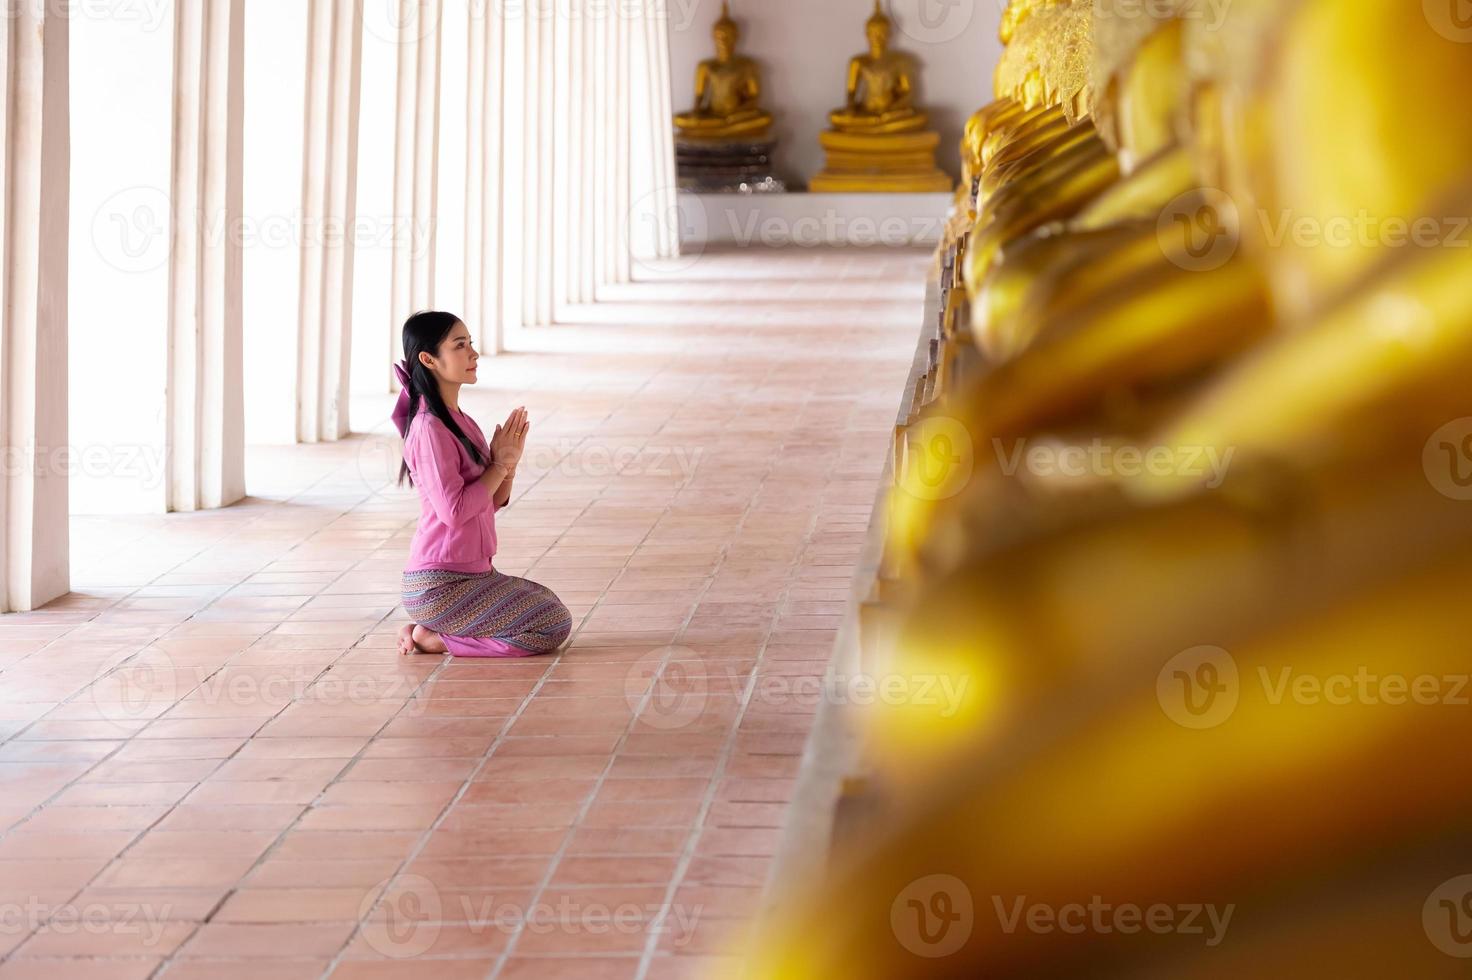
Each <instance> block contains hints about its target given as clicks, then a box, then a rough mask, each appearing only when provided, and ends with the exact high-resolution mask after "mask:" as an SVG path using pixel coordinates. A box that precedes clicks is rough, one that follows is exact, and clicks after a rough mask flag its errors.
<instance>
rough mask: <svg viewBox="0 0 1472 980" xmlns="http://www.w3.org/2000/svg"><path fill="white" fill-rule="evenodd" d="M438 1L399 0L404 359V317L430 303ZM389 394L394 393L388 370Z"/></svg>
mask: <svg viewBox="0 0 1472 980" xmlns="http://www.w3.org/2000/svg"><path fill="white" fill-rule="evenodd" d="M440 22H441V11H440V0H399V65H398V98H397V99H396V102H395V131H394V220H395V223H396V224H398V225H399V226H400V227H401V228H402V231H401V232H400V233H398V234H395V235H394V255H393V275H392V284H391V286H390V302H389V306H390V324H389V357H390V359H391V360H393V361H398V360H400V359H401V358H402V357H403V356H404V353H403V340H402V333H401V331H402V328H403V325H404V321H405V320H406V319H408V318H409V315H410V314H412V313H414V312H415V311H417V310H421V309H425V308H428V307H430V306H432V305H433V300H434V263H435V233H436V229H435V213H436V209H437V208H438V206H439V203H438V191H439V183H438V182H439V84H440V70H439V51H440ZM387 374H388V379H389V386H390V390H392V391H397V390H398V385H399V383H398V381H397V379H395V377H394V375H393V371H392V370H391V369H389V370H388V371H387Z"/></svg>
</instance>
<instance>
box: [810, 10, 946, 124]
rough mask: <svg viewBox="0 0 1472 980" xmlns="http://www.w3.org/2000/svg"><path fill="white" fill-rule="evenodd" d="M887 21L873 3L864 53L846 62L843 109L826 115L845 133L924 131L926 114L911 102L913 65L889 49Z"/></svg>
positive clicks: (888, 23)
mask: <svg viewBox="0 0 1472 980" xmlns="http://www.w3.org/2000/svg"><path fill="white" fill-rule="evenodd" d="M889 32H890V20H889V18H888V17H886V16H885V15H884V11H883V10H881V9H880V6H879V0H874V14H873V16H871V17H870V18H869V20H868V21H867V22H866V23H865V24H864V34H865V36H866V37H868V39H869V51H868V53H867V54H860V55H855V56H854V57H853V58H850V59H849V63H848V83H847V86H846V92H847V97H846V99H845V101H844V104H843V106H842V108H838V109H834V110H833V111H832V112H830V113H828V121H829V122H831V123H832V124H833V128H834V129H836V130H839V131H840V132H845V133H864V134H874V133H912V132H915V131H916V130H919V129H924V128H925V113H923V112H921V111H920V110H919V109H917V108H915V106H914V105H913V104H912V103H911V99H912V98H913V97H914V92H915V84H914V79H915V63H914V62H913V61H912V60H911V59H910V57H909V55H906V54H901V53H900V52H898V51H891V50H889Z"/></svg>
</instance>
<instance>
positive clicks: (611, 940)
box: [0, 249, 928, 980]
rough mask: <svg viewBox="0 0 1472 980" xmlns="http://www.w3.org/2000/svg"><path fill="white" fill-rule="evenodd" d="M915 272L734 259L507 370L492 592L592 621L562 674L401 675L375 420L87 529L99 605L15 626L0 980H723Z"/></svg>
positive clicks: (382, 406) (4, 795)
mask: <svg viewBox="0 0 1472 980" xmlns="http://www.w3.org/2000/svg"><path fill="white" fill-rule="evenodd" d="M927 261H928V260H927V257H926V256H925V255H924V254H923V253H919V252H915V251H908V250H907V251H879V250H859V249H855V250H837V251H827V250H817V249H789V250H784V251H780V252H744V253H734V252H732V253H711V254H707V255H705V256H703V257H701V258H699V260H698V261H694V262H688V261H682V262H680V263H676V264H674V265H673V266H672V267H671V268H669V269H668V270H665V271H663V272H661V273H660V274H659V275H658V276H656V277H654V280H653V281H645V282H642V283H639V284H635V285H631V286H628V287H624V288H621V289H619V290H617V291H616V292H615V293H614V295H613V297H612V301H611V302H607V303H604V304H600V305H599V306H597V307H593V308H587V309H582V310H576V311H573V313H572V314H571V316H570V319H572V320H575V321H577V322H575V323H572V324H569V325H563V326H558V327H553V328H544V329H542V330H539V331H536V332H534V333H528V334H525V335H523V336H520V337H516V338H513V339H512V343H513V346H514V348H515V350H514V352H512V353H509V354H506V355H504V356H501V357H497V358H494V359H490V358H488V359H487V360H485V361H483V362H482V365H483V367H482V371H481V374H482V375H483V380H482V382H481V384H480V385H479V386H478V388H476V389H475V390H474V391H472V392H469V393H468V394H467V395H466V397H465V398H464V399H463V405H464V407H465V408H466V409H467V410H468V411H470V412H471V413H472V414H473V415H475V416H476V417H477V418H479V419H480V420H481V421H482V422H483V423H484V424H485V425H486V427H487V428H489V427H490V425H491V423H494V422H495V421H497V420H499V419H500V418H502V417H504V416H505V413H506V412H507V411H508V410H509V409H510V408H511V407H513V406H515V405H516V404H520V403H525V404H526V405H527V406H528V409H529V411H530V414H531V418H532V430H531V442H532V446H531V450H530V452H529V454H528V457H527V460H526V462H525V464H524V465H523V466H522V468H521V476H520V477H519V479H518V481H517V486H516V488H515V489H516V499H515V500H514V501H513V503H512V505H511V507H510V508H509V509H507V510H506V511H505V512H504V513H503V515H502V517H501V521H500V529H499V530H500V539H501V551H500V553H499V555H498V556H497V559H496V564H497V565H498V567H500V568H501V569H503V570H504V571H507V572H510V573H513V574H522V575H528V576H531V577H533V578H535V579H537V580H539V581H542V582H545V583H546V584H548V585H550V586H551V587H553V588H554V589H555V590H556V591H557V592H558V593H559V594H560V595H561V596H562V597H563V598H564V599H565V601H566V602H567V604H568V606H569V607H570V608H571V609H572V611H573V615H574V621H575V624H576V633H575V638H574V643H573V645H572V647H571V648H570V649H569V650H567V651H566V652H565V653H564V654H562V655H560V656H556V657H543V658H535V659H529V660H523V661H515V662H485V661H458V662H457V661H451V660H446V659H442V658H438V657H433V658H431V657H418V658H414V659H412V660H406V659H403V658H400V657H399V656H398V655H397V654H396V652H395V650H394V631H395V630H396V628H397V627H398V625H399V624H400V623H401V622H402V621H403V617H402V613H401V612H400V611H399V609H398V608H397V604H398V595H397V586H398V577H399V572H400V569H401V567H402V564H403V561H404V557H405V555H406V552H407V547H408V542H409V537H410V535H411V533H412V531H413V522H414V518H415V515H416V514H417V505H416V503H415V500H414V498H413V497H412V495H411V494H405V493H403V492H400V491H398V490H397V489H395V488H393V487H392V486H389V485H388V484H387V482H386V474H387V473H388V471H389V468H390V467H391V466H392V465H394V463H395V461H396V460H395V457H396V453H397V443H396V441H395V440H392V439H389V438H388V437H387V436H386V435H383V434H382V433H383V432H387V431H391V430H388V429H387V428H386V426H385V425H384V422H383V420H385V419H386V417H387V413H388V409H389V406H390V404H391V399H390V398H388V397H387V396H382V397H374V398H365V399H361V400H360V401H358V402H355V404H354V406H353V410H354V421H355V427H357V428H364V429H366V428H367V427H368V425H369V424H370V423H372V422H377V424H378V426H379V433H380V434H376V435H368V436H354V437H352V438H350V439H348V440H345V441H343V442H340V443H337V444H331V445H321V446H295V447H275V448H269V449H267V448H257V449H252V450H251V453H250V458H249V484H250V492H251V495H250V497H249V498H248V499H247V500H245V501H243V502H242V503H240V504H238V505H236V506H233V507H230V508H227V509H225V510H221V511H214V512H205V513H198V514H175V515H167V516H159V517H137V518H99V517H78V518H76V519H75V520H74V522H73V539H74V540H73V550H74V556H73V573H74V582H75V585H76V590H77V591H76V592H74V593H73V594H71V595H69V596H67V597H66V598H65V599H62V600H60V601H57V602H54V603H52V604H50V605H49V606H47V607H46V608H45V609H43V610H41V611H38V612H36V613H31V614H26V615H13V616H5V617H0V739H3V741H0V787H3V791H0V957H3V959H4V961H3V963H0V980H13V978H18V977H48V978H51V977H98V978H108V980H127V978H131V977H147V976H166V977H169V978H171V980H173V978H185V977H189V978H193V977H209V978H229V977H247V976H249V977H255V976H262V977H270V978H271V980H293V978H297V977H303V978H306V977H318V976H322V975H326V974H330V975H331V976H333V977H341V978H350V977H351V978H357V977H372V978H387V977H399V976H404V977H410V976H422V975H432V976H435V977H436V978H438V980H457V978H460V977H476V978H481V977H499V978H503V980H512V978H524V977H549V978H550V977H576V978H578V980H596V978H602V977H618V978H642V977H648V978H670V977H686V976H700V975H703V974H705V973H707V972H710V971H711V969H712V967H714V966H718V965H722V962H721V957H724V956H727V955H729V954H730V953H731V951H732V949H733V948H734V947H733V942H735V943H739V939H740V935H741V931H742V928H743V925H744V924H745V923H746V922H747V919H748V916H749V913H750V910H751V909H752V908H753V907H754V904H755V903H756V901H757V898H758V892H759V889H760V887H761V885H762V884H763V882H764V880H765V877H766V875H767V872H768V869H769V867H770V862H771V857H770V856H771V855H772V854H773V852H774V848H775V845H776V842H777V836H778V833H779V830H778V828H779V826H780V825H781V823H782V820H783V816H784V812H785V810H786V808H787V804H786V802H785V801H787V800H788V799H789V797H790V793H791V789H792V785H793V778H794V776H795V774H796V771H797V766H798V761H799V756H800V753H801V751H802V748H803V743H804V740H805V738H806V735H807V732H808V728H809V724H810V721H811V717H812V712H813V710H814V706H813V704H812V703H811V702H812V698H811V697H810V696H805V695H802V694H801V693H800V692H801V690H802V689H801V688H800V686H799V684H800V681H799V679H800V678H812V677H815V676H817V675H819V674H820V673H821V671H822V669H823V667H824V664H825V662H826V660H827V657H828V654H829V649H830V646H831V643H832V640H833V633H834V628H835V626H836V624H837V622H838V620H839V616H840V613H841V610H842V608H843V604H844V599H845V597H846V595H847V590H848V587H849V582H850V578H851V573H852V568H853V564H854V560H855V558H856V555H857V553H858V549H859V547H860V543H861V539H862V536H863V532H864V528H865V525H866V523H867V519H868V514H869V508H870V505H871V503H872V501H873V498H874V494H875V491H876V489H877V480H878V477H879V474H880V469H881V466H882V464H883V459H884V454H885V453H886V451H887V447H888V443H889V433H890V430H891V426H892V423H893V419H894V413H895V410H896V407H897V405H898V399H899V394H900V391H901V388H902V386H903V382H904V378H905V374H906V372H907V369H908V365H909V360H910V356H911V353H912V351H913V346H914V338H915V337H916V331H917V330H918V328H919V322H918V320H919V316H920V308H921V300H922V290H923V286H922V282H923V278H924V274H925V269H926V264H927ZM415 956H417V957H420V959H418V960H415V959H412V958H411V957H415ZM423 958H435V959H436V960H437V962H435V963H434V964H433V965H432V969H433V971H434V972H433V973H432V974H427V973H426V970H427V969H430V968H431V967H430V966H429V965H428V964H426V963H425V962H424V961H423Z"/></svg>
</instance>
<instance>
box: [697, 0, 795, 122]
mask: <svg viewBox="0 0 1472 980" xmlns="http://www.w3.org/2000/svg"><path fill="white" fill-rule="evenodd" d="M711 34H712V36H714V38H715V42H716V56H715V57H714V58H707V59H705V60H704V61H702V62H701V63H700V64H699V65H697V66H696V68H695V107H694V108H693V109H690V110H688V111H686V112H682V113H679V114H678V115H676V116H675V128H676V129H677V130H678V131H679V134H680V135H681V136H682V137H684V138H686V139H701V140H747V139H753V140H754V139H761V138H763V137H764V136H766V133H767V130H768V128H769V127H770V126H771V125H772V114H771V113H770V112H767V111H766V110H765V109H763V108H762V107H761V105H760V101H761V95H762V78H761V69H760V68H759V67H758V66H757V63H756V62H755V61H752V60H751V59H750V58H747V57H744V56H742V55H738V54H737V53H736V42H737V40H738V39H739V38H740V36H741V31H740V28H738V27H737V26H736V22H735V21H734V20H732V19H731V13H730V9H729V7H728V6H727V5H726V4H724V3H723V4H721V17H720V19H719V20H717V21H716V22H715V26H714V27H713V28H712V30H711Z"/></svg>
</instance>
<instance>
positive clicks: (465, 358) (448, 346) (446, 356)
mask: <svg viewBox="0 0 1472 980" xmlns="http://www.w3.org/2000/svg"><path fill="white" fill-rule="evenodd" d="M419 359H420V360H421V361H422V362H424V364H425V366H426V367H428V368H429V369H430V370H431V371H433V372H434V376H435V377H436V378H438V379H439V380H440V381H443V382H448V383H449V384H462V385H473V384H475V381H476V378H475V365H476V362H477V361H479V360H480V355H479V354H477V353H476V352H475V344H474V342H472V341H471V339H470V330H469V328H468V327H466V326H465V324H463V323H456V324H455V325H454V326H453V327H451V328H450V332H449V333H448V334H446V335H445V339H444V340H442V341H441V342H440V349H439V353H438V355H437V356H435V357H431V356H430V355H429V354H427V353H421V354H420V355H419Z"/></svg>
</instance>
